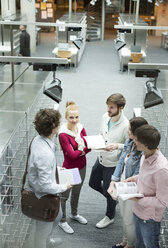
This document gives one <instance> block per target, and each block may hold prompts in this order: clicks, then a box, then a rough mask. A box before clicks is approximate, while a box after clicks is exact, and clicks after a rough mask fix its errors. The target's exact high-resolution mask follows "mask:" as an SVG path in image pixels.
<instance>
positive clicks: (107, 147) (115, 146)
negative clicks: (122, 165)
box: [104, 144, 118, 151]
mask: <svg viewBox="0 0 168 248" xmlns="http://www.w3.org/2000/svg"><path fill="white" fill-rule="evenodd" d="M104 149H105V150H106V151H114V150H117V149H118V144H110V145H108V146H106V147H105V148H104Z"/></svg>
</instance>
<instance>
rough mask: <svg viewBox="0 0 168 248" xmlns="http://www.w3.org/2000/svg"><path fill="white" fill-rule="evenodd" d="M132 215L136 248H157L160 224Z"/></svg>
mask: <svg viewBox="0 0 168 248" xmlns="http://www.w3.org/2000/svg"><path fill="white" fill-rule="evenodd" d="M133 215H134V227H135V238H136V248H159V247H160V246H159V235H160V222H156V221H154V220H152V219H149V220H146V221H144V220H141V219H140V218H139V217H138V216H136V215H135V214H133Z"/></svg>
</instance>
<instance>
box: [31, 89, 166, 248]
mask: <svg viewBox="0 0 168 248" xmlns="http://www.w3.org/2000/svg"><path fill="white" fill-rule="evenodd" d="M106 104H107V113H105V114H104V115H103V117H102V121H101V128H100V134H101V135H102V136H103V138H104V140H105V144H106V147H105V148H104V151H103V152H100V154H99V156H98V158H97V160H96V162H95V164H94V166H93V168H92V172H91V175H90V180H89V186H90V187H91V188H93V189H94V190H96V191H98V192H100V193H101V194H102V195H103V196H104V197H105V198H106V202H107V208H106V213H105V217H104V218H103V219H102V220H100V221H99V222H98V223H97V224H96V227H97V228H105V227H107V226H108V225H110V224H111V223H113V222H114V217H115V209H116V203H117V201H116V199H115V198H114V199H113V198H112V197H111V194H112V192H113V191H114V182H116V181H120V180H121V181H123V180H125V181H126V182H136V183H137V187H138V191H139V192H140V193H143V194H144V197H143V198H132V199H131V200H127V201H124V202H123V201H121V200H120V199H118V200H119V205H120V212H121V216H122V219H123V240H122V242H121V243H120V244H116V245H113V246H112V248H117V247H118V248H122V247H125V248H132V247H136V248H143V247H146V248H158V247H159V233H160V222H161V219H162V216H163V213H164V210H165V208H166V206H167V204H168V195H167V194H166V193H167V190H168V162H167V160H166V158H165V157H164V156H163V154H162V153H161V152H160V150H159V149H158V145H159V142H160V134H159V132H158V130H157V129H156V128H155V127H153V126H150V125H149V124H148V123H147V121H146V120H145V119H144V118H142V117H135V118H132V119H131V120H130V121H128V120H127V118H126V117H125V116H124V113H123V108H124V106H125V104H126V100H125V98H124V96H123V95H122V94H120V93H116V94H112V95H111V96H109V97H108V99H107V101H106ZM65 119H66V123H63V124H62V126H61V127H60V128H59V125H60V121H61V115H60V113H59V111H57V110H53V109H42V110H40V111H39V112H38V113H37V114H36V116H35V121H34V125H35V129H36V130H37V132H38V134H39V135H37V136H36V137H35V138H34V140H33V142H32V144H31V148H30V151H31V153H30V157H29V163H28V164H29V167H28V168H29V170H28V184H29V187H30V189H31V190H32V191H33V192H34V193H35V194H36V196H37V197H38V198H40V197H42V196H43V195H45V194H58V193H60V196H61V207H62V208H60V211H61V209H62V213H61V212H60V216H61V217H60V220H59V223H58V225H59V227H60V228H62V229H63V230H64V231H65V232H66V233H71V234H72V233H73V232H74V230H73V229H72V227H70V225H69V224H68V223H67V220H66V201H67V199H68V198H69V195H70V192H71V199H70V205H71V215H70V218H71V219H73V220H75V221H77V222H79V223H80V224H87V220H86V219H85V218H84V217H83V216H81V215H79V214H78V201H79V195H80V191H81V188H82V185H83V182H84V179H85V174H86V154H87V153H88V152H90V149H88V148H87V143H86V141H85V139H84V136H86V131H85V129H84V127H83V125H82V124H81V123H79V109H78V106H77V105H76V104H75V103H74V102H67V104H66V111H65ZM57 134H58V137H59V142H60V145H61V148H62V151H63V154H64V162H63V167H64V168H66V169H70V168H78V169H79V172H80V176H81V179H82V183H81V184H79V185H73V186H72V185H70V184H69V182H68V181H67V183H66V184H57V183H56V180H55V177H54V175H55V171H56V157H55V149H56V146H55V143H54V141H53V138H54V136H55V135H57ZM52 228H53V222H52V223H47V222H42V221H36V232H35V241H34V242H35V243H34V247H37V248H46V246H47V242H50V241H51V240H50V234H51V232H52ZM52 242H53V240H52Z"/></svg>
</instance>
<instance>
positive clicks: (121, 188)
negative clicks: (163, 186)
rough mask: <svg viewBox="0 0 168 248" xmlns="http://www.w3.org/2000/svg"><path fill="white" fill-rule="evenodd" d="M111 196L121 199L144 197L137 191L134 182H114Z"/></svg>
mask: <svg viewBox="0 0 168 248" xmlns="http://www.w3.org/2000/svg"><path fill="white" fill-rule="evenodd" d="M111 196H114V197H115V198H120V199H122V200H123V201H125V200H128V199H131V198H134V197H138V198H140V197H144V195H143V194H141V193H139V192H138V189H137V184H136V183H135V182H115V183H114V191H113V193H112V195H111Z"/></svg>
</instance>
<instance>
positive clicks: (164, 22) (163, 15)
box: [155, 3, 168, 36]
mask: <svg viewBox="0 0 168 248" xmlns="http://www.w3.org/2000/svg"><path fill="white" fill-rule="evenodd" d="M155 17H156V26H168V3H162V4H161V3H159V6H155ZM163 31H164V30H156V36H160V35H161V33H162V32H163ZM166 31H168V30H166Z"/></svg>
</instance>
